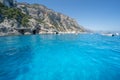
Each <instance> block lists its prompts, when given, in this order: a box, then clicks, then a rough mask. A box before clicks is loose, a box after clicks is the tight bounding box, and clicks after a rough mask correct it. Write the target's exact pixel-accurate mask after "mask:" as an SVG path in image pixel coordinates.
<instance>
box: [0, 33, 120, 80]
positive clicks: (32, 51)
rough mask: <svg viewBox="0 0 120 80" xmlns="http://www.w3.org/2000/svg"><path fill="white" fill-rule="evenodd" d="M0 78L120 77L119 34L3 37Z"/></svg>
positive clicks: (77, 79)
mask: <svg viewBox="0 0 120 80" xmlns="http://www.w3.org/2000/svg"><path fill="white" fill-rule="evenodd" d="M0 80H120V36H114V37H108V36H102V35H99V34H80V35H74V34H64V35H28V36H10V37H8V36H6V37H0Z"/></svg>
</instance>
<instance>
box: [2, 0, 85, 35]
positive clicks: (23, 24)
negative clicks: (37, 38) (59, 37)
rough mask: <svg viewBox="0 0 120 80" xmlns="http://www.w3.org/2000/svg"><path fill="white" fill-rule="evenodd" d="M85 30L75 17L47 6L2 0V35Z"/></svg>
mask: <svg viewBox="0 0 120 80" xmlns="http://www.w3.org/2000/svg"><path fill="white" fill-rule="evenodd" d="M4 1H8V3H7V4H5V3H4ZM10 1H12V2H10ZM1 3H2V4H1ZM11 3H12V4H11ZM8 4H9V5H8ZM13 5H16V7H13ZM6 6H7V7H8V8H7V7H6ZM85 31H86V30H85V29H84V28H83V27H82V26H80V25H79V24H78V23H77V22H76V21H75V20H74V19H72V18H70V17H68V16H66V15H64V14H61V13H58V12H55V11H53V10H51V9H48V8H47V7H46V6H43V5H40V4H27V3H14V0H0V35H3V34H4V35H9V34H11V35H12V34H14V35H15V34H41V33H75V32H77V33H78V32H85Z"/></svg>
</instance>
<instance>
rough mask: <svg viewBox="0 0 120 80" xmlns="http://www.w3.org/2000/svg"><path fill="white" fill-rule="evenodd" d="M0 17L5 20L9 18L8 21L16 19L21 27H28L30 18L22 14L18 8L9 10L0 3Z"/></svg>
mask: <svg viewBox="0 0 120 80" xmlns="http://www.w3.org/2000/svg"><path fill="white" fill-rule="evenodd" d="M0 15H2V17H3V19H4V18H5V17H7V18H8V19H16V20H17V21H18V22H19V23H20V24H21V25H23V26H28V24H27V23H28V22H29V19H30V16H28V15H26V14H24V13H22V11H21V10H19V9H17V8H8V7H6V6H4V5H3V4H2V3H0Z"/></svg>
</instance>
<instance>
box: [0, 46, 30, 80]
mask: <svg viewBox="0 0 120 80" xmlns="http://www.w3.org/2000/svg"><path fill="white" fill-rule="evenodd" d="M31 51H32V50H31V47H29V46H24V47H19V48H8V49H5V50H2V51H0V80H14V79H16V78H17V77H18V75H20V74H25V73H27V72H29V70H30V66H28V64H29V63H30V62H31V58H32V56H31V55H32V52H31Z"/></svg>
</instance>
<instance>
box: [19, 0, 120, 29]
mask: <svg viewBox="0 0 120 80" xmlns="http://www.w3.org/2000/svg"><path fill="white" fill-rule="evenodd" d="M17 1H18V2H27V3H30V4H32V3H38V4H43V5H45V6H47V7H48V8H50V9H53V10H54V11H56V12H60V13H63V14H65V15H68V16H70V17H72V18H74V19H75V20H76V21H77V22H78V24H80V25H82V26H84V27H85V28H87V29H90V30H94V31H120V0H17Z"/></svg>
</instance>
